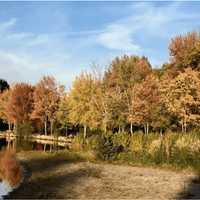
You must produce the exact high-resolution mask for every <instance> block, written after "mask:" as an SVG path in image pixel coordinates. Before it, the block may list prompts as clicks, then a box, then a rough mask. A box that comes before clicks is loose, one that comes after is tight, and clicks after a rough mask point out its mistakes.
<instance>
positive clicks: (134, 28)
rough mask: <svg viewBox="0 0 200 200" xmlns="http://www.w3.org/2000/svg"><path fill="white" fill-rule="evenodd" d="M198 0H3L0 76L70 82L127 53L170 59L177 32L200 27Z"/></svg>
mask: <svg viewBox="0 0 200 200" xmlns="http://www.w3.org/2000/svg"><path fill="white" fill-rule="evenodd" d="M199 10H200V2H180V1H179V2H176V1H175V2H174V1H173V2H155V1H154V2H0V78H4V79H6V80H8V81H9V82H10V83H12V82H16V81H26V82H31V83H35V82H37V81H38V80H39V79H40V78H41V77H42V75H54V76H55V77H56V78H57V80H58V81H59V82H60V83H62V84H65V85H66V86H67V87H69V86H70V85H71V82H72V80H73V79H74V78H75V76H77V75H78V74H79V73H80V72H81V71H85V70H90V68H91V66H92V63H96V64H97V65H99V66H100V67H101V69H102V70H103V69H104V68H105V67H106V66H107V65H108V64H109V62H110V61H111V60H112V59H113V58H114V57H115V56H120V55H123V54H129V55H130V54H135V55H144V56H147V57H148V58H149V60H150V62H151V64H152V65H153V66H154V67H158V66H160V65H161V63H163V62H166V61H167V60H168V59H169V55H168V53H169V52H168V43H169V41H170V39H171V38H172V37H174V36H176V35H179V34H183V33H187V32H189V31H199V30H200V12H199Z"/></svg>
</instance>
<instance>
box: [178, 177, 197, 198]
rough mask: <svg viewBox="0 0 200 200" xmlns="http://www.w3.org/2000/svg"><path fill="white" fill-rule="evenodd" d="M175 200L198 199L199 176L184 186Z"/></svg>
mask: <svg viewBox="0 0 200 200" xmlns="http://www.w3.org/2000/svg"><path fill="white" fill-rule="evenodd" d="M177 199H200V176H197V177H196V178H193V179H192V180H191V181H190V183H189V184H187V185H186V184H185V187H184V189H183V191H181V192H180V193H179V194H178V196H177Z"/></svg>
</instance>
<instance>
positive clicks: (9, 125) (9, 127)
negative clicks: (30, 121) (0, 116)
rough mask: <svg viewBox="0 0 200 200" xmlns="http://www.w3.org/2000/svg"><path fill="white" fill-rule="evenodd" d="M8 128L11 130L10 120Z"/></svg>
mask: <svg viewBox="0 0 200 200" xmlns="http://www.w3.org/2000/svg"><path fill="white" fill-rule="evenodd" d="M8 130H9V131H11V123H10V122H8Z"/></svg>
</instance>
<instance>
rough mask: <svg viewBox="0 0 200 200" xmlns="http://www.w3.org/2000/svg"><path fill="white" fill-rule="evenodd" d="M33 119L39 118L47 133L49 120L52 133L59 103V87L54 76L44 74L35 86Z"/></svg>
mask: <svg viewBox="0 0 200 200" xmlns="http://www.w3.org/2000/svg"><path fill="white" fill-rule="evenodd" d="M33 97H34V110H33V113H32V118H33V119H40V120H41V121H42V122H43V123H44V131H45V135H47V123H48V122H50V132H51V135H52V134H53V124H54V122H55V120H56V112H57V110H58V103H59V97H60V95H59V87H58V85H57V83H56V81H55V78H54V77H51V76H44V77H43V78H42V79H41V80H40V81H39V83H38V84H37V85H36V87H35V91H34V95H33Z"/></svg>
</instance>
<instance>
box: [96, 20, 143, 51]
mask: <svg viewBox="0 0 200 200" xmlns="http://www.w3.org/2000/svg"><path fill="white" fill-rule="evenodd" d="M97 40H98V42H100V43H101V44H103V45H104V46H105V47H107V48H109V49H114V50H124V51H132V52H138V50H139V49H140V46H139V45H137V44H134V41H133V39H132V31H131V30H130V29H128V28H127V27H126V26H124V25H118V24H113V25H110V26H108V27H107V28H106V30H105V32H104V33H101V34H100V35H99V36H98V38H97Z"/></svg>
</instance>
